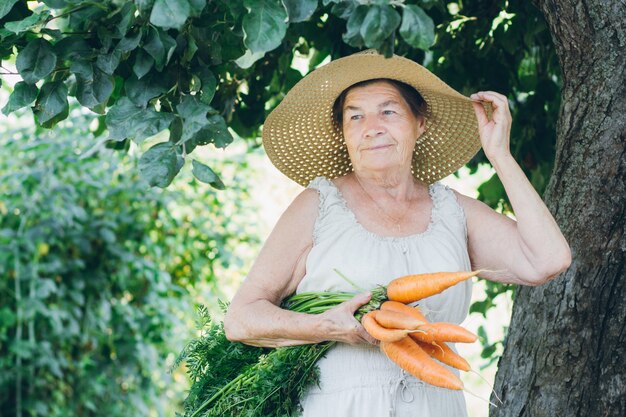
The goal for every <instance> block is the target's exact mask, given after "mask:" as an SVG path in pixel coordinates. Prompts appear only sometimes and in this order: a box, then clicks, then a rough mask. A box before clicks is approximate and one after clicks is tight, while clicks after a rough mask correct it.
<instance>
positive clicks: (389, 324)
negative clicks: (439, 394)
mask: <svg viewBox="0 0 626 417" xmlns="http://www.w3.org/2000/svg"><path fill="white" fill-rule="evenodd" d="M479 272H480V271H472V272H437V273H431V274H419V275H409V276H405V277H401V278H397V279H395V280H394V281H392V282H391V283H390V284H389V286H388V287H387V298H388V300H387V301H384V302H383V303H382V304H381V305H380V308H379V309H377V310H372V311H370V312H368V313H366V314H365V315H364V316H363V317H362V319H361V323H362V325H363V327H364V328H365V330H367V332H368V333H369V334H370V335H371V336H372V337H374V338H375V339H377V340H379V341H380V349H381V350H382V351H383V352H384V353H385V355H387V357H388V358H389V359H391V360H392V361H394V362H395V363H396V364H397V365H398V366H400V367H401V368H403V369H404V370H406V371H407V372H409V373H410V374H411V375H413V376H415V377H416V378H419V379H421V380H422V381H424V382H426V383H429V384H431V385H435V386H438V387H442V388H449V389H455V390H461V389H463V383H462V381H461V380H460V379H459V377H458V376H456V375H455V374H454V373H453V372H451V371H450V370H449V369H447V368H446V367H444V366H442V365H441V364H440V363H439V362H441V363H444V364H446V365H449V366H452V367H454V368H457V369H460V370H463V371H469V370H470V366H469V364H468V363H467V361H466V360H465V359H463V357H461V356H460V355H458V354H457V353H455V352H454V351H453V350H452V349H451V348H450V347H449V346H448V345H447V344H446V343H447V342H451V343H455V342H462V343H472V342H475V341H476V339H477V337H476V335H474V334H473V333H471V332H469V331H468V330H466V329H464V328H463V327H461V326H458V325H456V324H452V323H429V322H428V320H426V317H425V316H424V315H423V314H422V312H421V311H420V309H419V308H418V307H410V306H408V305H406V304H405V303H413V302H416V301H419V300H421V299H424V298H426V297H430V296H432V295H435V294H438V293H440V292H442V291H444V290H445V289H447V288H449V287H451V286H453V285H455V284H457V283H459V282H461V281H464V280H467V279H469V278H471V277H473V276H476V275H477V274H478V273H479Z"/></svg>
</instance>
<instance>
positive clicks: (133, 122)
mask: <svg viewBox="0 0 626 417" xmlns="http://www.w3.org/2000/svg"><path fill="white" fill-rule="evenodd" d="M175 117H176V116H175V115H174V114H172V113H165V112H157V111H156V110H154V109H152V108H142V107H139V106H136V105H135V104H133V102H132V101H130V99H129V98H128V97H122V98H121V99H120V100H119V101H118V102H117V103H115V105H114V106H113V107H111V109H110V110H109V112H108V113H107V115H106V119H105V120H106V124H107V128H108V129H109V139H111V140H118V141H121V140H124V139H126V138H130V139H133V141H135V142H136V143H141V142H142V141H143V140H144V139H146V138H149V137H151V136H154V135H156V134H157V133H159V132H161V131H163V130H165V129H167V127H168V126H169V125H170V123H171V122H172V120H174V118H175Z"/></svg>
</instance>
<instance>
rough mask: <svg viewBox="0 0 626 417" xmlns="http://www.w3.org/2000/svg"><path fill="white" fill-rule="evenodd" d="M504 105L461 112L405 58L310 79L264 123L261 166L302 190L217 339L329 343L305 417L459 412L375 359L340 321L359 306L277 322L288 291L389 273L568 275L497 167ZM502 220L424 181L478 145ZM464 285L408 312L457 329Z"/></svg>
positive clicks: (367, 282) (528, 201)
mask: <svg viewBox="0 0 626 417" xmlns="http://www.w3.org/2000/svg"><path fill="white" fill-rule="evenodd" d="M510 127H511V115H510V112H509V108H508V104H507V99H506V97H504V96H503V95H501V94H498V93H495V92H490V91H485V92H478V93H476V94H472V96H471V99H470V98H467V97H464V96H463V95H461V94H459V93H457V92H456V91H454V90H453V89H452V88H450V87H448V86H447V85H446V84H445V83H443V82H442V81H441V80H440V79H439V78H437V77H436V76H434V75H433V74H432V73H430V72H429V71H427V70H426V69H424V68H423V67H422V66H420V65H418V64H416V63H414V62H412V61H410V60H408V59H405V58H401V57H397V56H394V57H393V58H390V59H385V58H384V57H382V56H380V55H378V54H376V53H372V52H369V51H368V52H365V53H359V54H355V55H351V56H349V57H346V58H342V59H339V60H336V61H333V62H331V63H330V64H327V65H325V66H323V67H321V68H319V69H317V70H316V71H313V72H312V73H311V74H309V75H308V76H307V77H305V78H304V79H303V80H302V81H300V83H298V84H297V85H296V86H295V87H294V88H293V89H292V90H291V91H290V92H289V94H288V95H287V96H286V97H285V99H284V100H283V101H282V103H281V104H280V105H279V106H278V107H277V108H276V109H275V110H274V111H273V112H272V114H271V115H270V116H269V117H268V120H267V121H266V124H265V126H264V131H263V141H264V145H265V148H266V151H267V153H268V155H269V157H270V159H271V160H272V162H273V163H274V165H275V166H276V167H277V168H278V169H280V170H281V171H282V172H283V173H285V174H286V175H287V176H288V177H290V178H291V179H293V180H295V181H297V182H298V183H300V184H302V185H308V187H307V188H306V189H305V190H304V191H302V193H301V194H300V195H298V196H297V197H296V198H295V200H294V201H293V203H292V204H291V205H290V206H289V207H288V208H287V210H286V211H285V213H284V214H283V215H282V216H281V218H280V219H279V221H278V223H277V224H276V226H275V228H274V230H273V231H272V233H271V235H270V236H269V238H268V240H267V242H266V243H265V245H264V247H263V249H262V250H261V252H260V254H259V256H258V259H257V260H256V262H255V263H254V265H253V267H252V269H251V270H250V272H249V274H248V276H247V278H246V280H245V281H244V283H243V284H242V286H241V288H240V289H239V291H238V292H237V294H236V295H235V297H234V299H233V300H232V303H231V305H230V307H229V309H228V312H227V314H226V317H225V321H224V322H225V331H226V335H227V337H228V338H229V339H230V340H233V341H240V342H243V343H247V344H250V345H255V346H268V347H276V346H289V345H297V344H305V343H317V342H323V341H337V342H341V343H337V344H336V345H335V346H334V347H333V348H332V349H331V350H329V352H328V354H327V355H326V356H325V357H324V358H322V359H321V360H320V361H319V362H318V365H319V368H320V371H321V374H320V380H321V381H320V384H319V386H314V387H311V388H310V390H309V391H308V392H307V393H306V395H305V396H304V398H303V399H302V405H303V409H304V416H305V417H328V416H360V417H364V416H372V417H374V416H375V417H380V416H385V415H396V416H420V417H428V416H432V417H460V416H465V415H466V410H465V402H464V397H463V394H462V392H458V391H452V390H447V389H442V388H437V387H433V386H430V385H426V384H424V383H422V382H421V381H419V380H417V379H416V378H414V377H412V376H411V375H408V374H407V373H406V372H404V371H403V370H401V369H400V368H399V367H397V366H396V365H395V364H394V363H392V362H391V361H390V360H389V359H387V358H386V357H385V356H384V355H383V354H382V353H381V352H380V351H379V349H378V348H377V346H376V344H377V343H376V341H375V340H374V339H373V338H372V337H370V336H369V335H368V334H367V332H366V331H365V330H364V329H363V327H362V326H361V325H360V323H359V322H358V321H357V320H356V319H355V318H354V316H353V314H354V312H355V311H356V310H357V309H358V308H359V307H360V306H361V305H363V304H365V303H367V302H368V301H369V298H370V294H369V293H363V294H359V295H357V296H355V297H354V298H353V299H352V300H350V301H347V302H345V303H343V304H341V305H339V306H337V307H335V308H333V309H331V310H329V311H327V312H325V313H323V314H319V315H308V314H301V313H295V312H291V311H287V310H283V309H281V308H280V307H279V305H280V303H281V301H282V300H283V299H284V298H285V297H287V296H289V295H291V294H293V293H294V292H302V291H324V290H332V291H354V289H353V288H352V287H351V286H350V284H348V283H347V282H346V281H345V280H343V279H342V278H341V277H340V276H339V275H338V274H337V273H336V272H335V269H337V270H339V271H341V272H342V273H343V274H345V275H346V276H348V277H350V278H351V280H353V281H356V282H357V283H358V285H359V286H360V287H362V288H374V287H375V286H376V285H385V284H387V283H388V282H389V281H391V280H392V279H393V278H396V277H398V276H402V275H407V274H414V273H424V272H433V271H460V270H470V269H478V268H481V269H488V270H490V271H498V272H489V273H484V274H482V275H481V276H482V277H483V278H486V279H490V280H493V281H498V282H504V283H513V284H522V285H539V284H542V283H545V282H546V281H548V280H549V279H551V278H553V277H554V276H556V275H558V274H559V273H560V272H561V271H563V270H565V269H566V268H567V267H568V266H569V264H570V259H571V258H570V250H569V246H568V244H567V242H566V240H565V239H564V237H563V235H562V234H561V232H560V230H559V227H558V226H557V224H556V223H555V221H554V219H553V218H552V216H551V214H550V212H549V211H548V210H547V208H546V207H545V205H544V204H543V202H542V200H541V198H540V197H539V196H538V195H537V193H536V192H535V190H534V189H533V187H532V186H531V184H530V183H529V181H528V180H527V178H526V177H525V175H524V174H523V172H522V170H521V169H520V167H519V166H518V164H517V163H516V162H515V160H514V159H513V158H512V157H511V154H510V150H509V132H510ZM481 145H482V148H483V150H484V152H485V155H486V156H487V158H488V159H489V161H490V162H491V164H492V165H493V167H494V168H495V170H496V172H497V174H498V176H499V178H500V180H501V181H502V184H503V185H504V188H505V190H506V193H507V195H508V197H509V200H510V202H511V204H512V207H513V209H514V210H515V214H516V218H517V221H513V220H511V219H510V218H508V217H506V216H503V215H501V214H499V213H497V212H495V211H493V210H492V209H491V208H489V207H487V206H486V205H485V204H483V203H481V202H479V201H476V200H474V199H472V198H469V197H466V196H463V195H461V194H459V193H457V192H455V191H453V190H451V189H449V188H448V187H445V186H443V185H441V184H440V183H438V182H437V181H438V180H439V179H441V178H443V177H445V176H447V175H448V174H450V173H452V172H454V171H456V170H457V169H458V168H460V167H461V166H463V165H464V164H465V163H466V162H467V161H468V160H469V159H470V158H471V157H472V156H473V155H475V153H476V152H477V151H478V150H479V149H480V146H481ZM470 296H471V283H470V282H467V283H463V284H458V285H456V286H454V287H452V288H450V289H448V290H446V291H444V292H443V293H441V294H439V295H436V296H433V297H429V298H428V299H425V300H422V302H421V303H420V306H421V308H422V310H424V311H425V312H426V314H427V316H428V318H429V319H430V320H432V321H446V322H454V323H461V322H462V321H463V319H464V318H465V317H466V315H467V312H468V308H469V302H470Z"/></svg>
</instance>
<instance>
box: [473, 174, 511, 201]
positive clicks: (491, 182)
mask: <svg viewBox="0 0 626 417" xmlns="http://www.w3.org/2000/svg"><path fill="white" fill-rule="evenodd" d="M504 197H505V191H504V186H503V185H502V182H500V178H498V176H497V175H496V174H493V176H492V177H491V178H489V179H488V180H487V181H485V182H483V183H482V184H481V185H480V186H479V187H478V199H479V200H480V201H482V202H483V203H485V204H487V205H488V206H489V207H491V208H494V209H495V208H497V207H498V204H499V203H500V201H502V200H503V199H504Z"/></svg>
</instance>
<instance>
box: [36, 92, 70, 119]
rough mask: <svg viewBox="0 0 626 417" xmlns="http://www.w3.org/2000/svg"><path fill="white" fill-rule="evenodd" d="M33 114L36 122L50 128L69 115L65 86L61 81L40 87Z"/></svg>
mask: <svg viewBox="0 0 626 417" xmlns="http://www.w3.org/2000/svg"><path fill="white" fill-rule="evenodd" d="M33 113H35V116H36V117H37V122H38V123H39V124H40V125H41V126H44V127H50V126H52V125H54V124H55V123H56V122H58V121H59V120H63V119H65V118H66V117H67V115H68V113H69V103H68V102H67V86H66V85H65V84H64V83H63V82H62V81H53V82H47V83H45V84H44V85H42V86H41V90H40V91H39V96H38V97H37V102H36V103H35V107H34V108H33Z"/></svg>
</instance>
